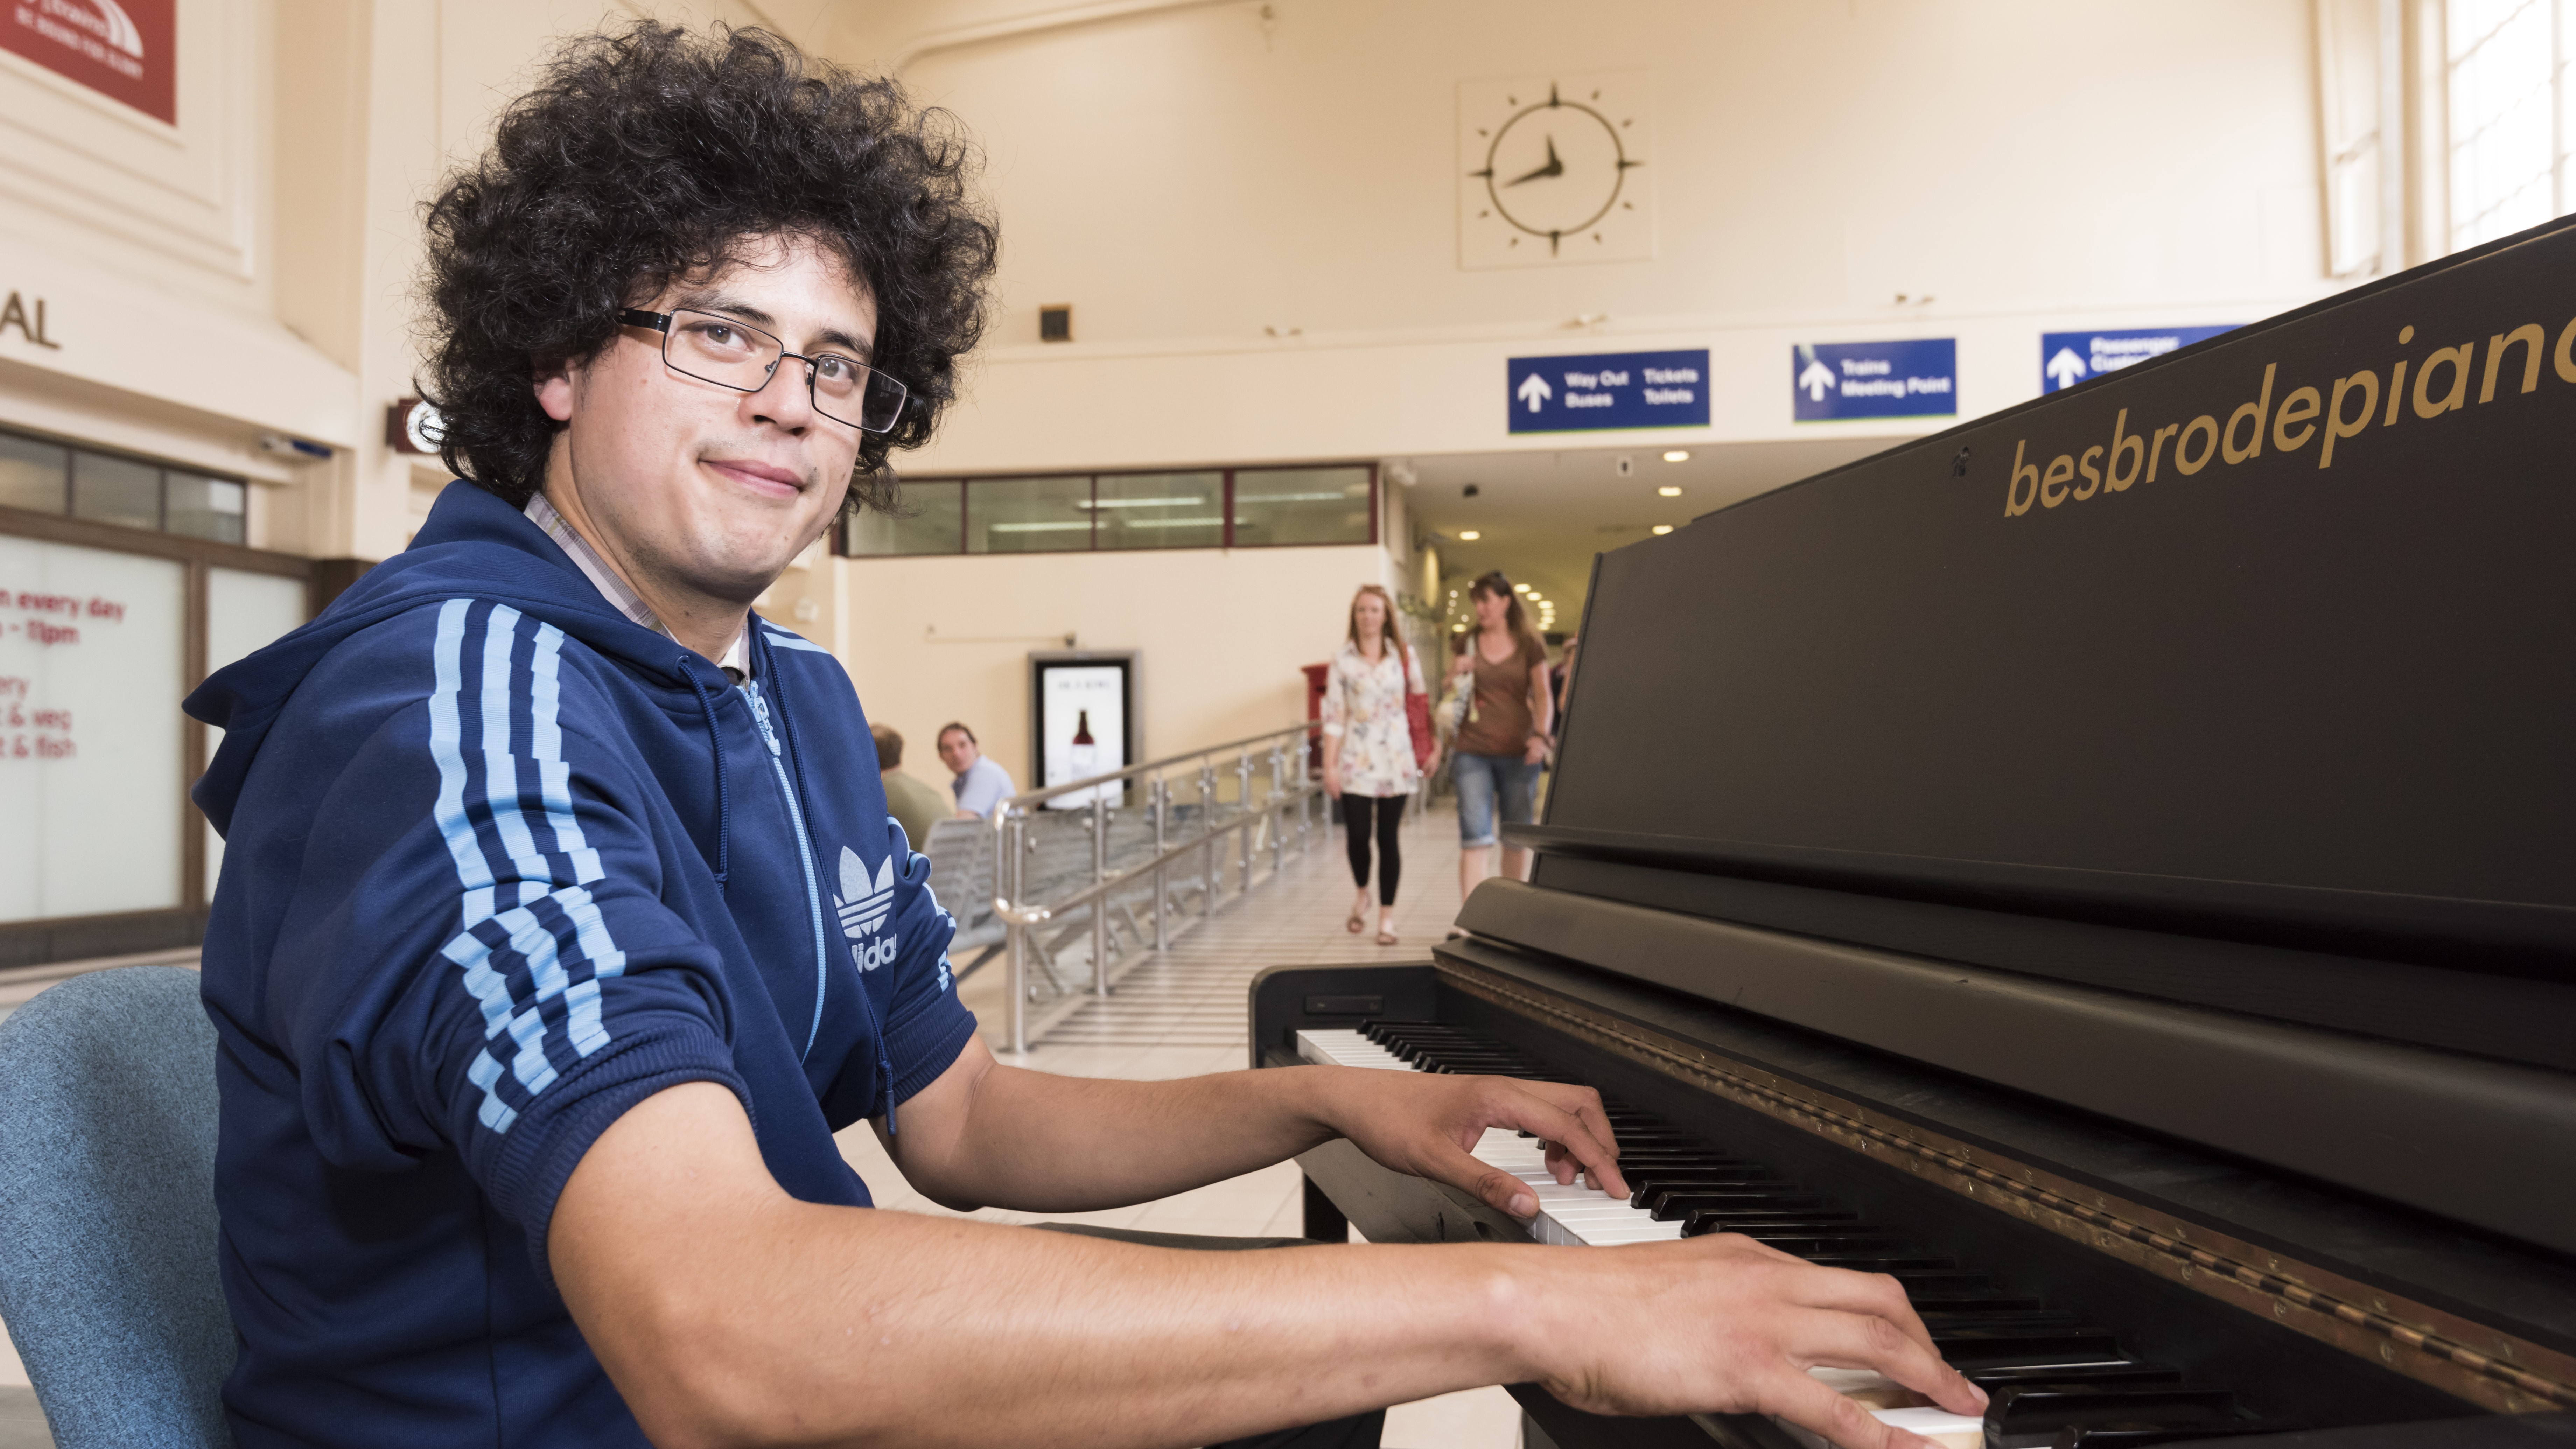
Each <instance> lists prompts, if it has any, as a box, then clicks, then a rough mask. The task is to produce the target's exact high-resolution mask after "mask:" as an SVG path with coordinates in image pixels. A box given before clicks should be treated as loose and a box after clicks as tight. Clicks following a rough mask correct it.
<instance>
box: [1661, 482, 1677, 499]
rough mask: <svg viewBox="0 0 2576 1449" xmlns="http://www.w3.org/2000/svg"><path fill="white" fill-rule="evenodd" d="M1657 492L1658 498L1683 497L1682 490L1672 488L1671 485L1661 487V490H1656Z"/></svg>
mask: <svg viewBox="0 0 2576 1449" xmlns="http://www.w3.org/2000/svg"><path fill="white" fill-rule="evenodd" d="M1655 492H1656V494H1657V495H1658V496H1660V497H1664V498H1679V497H1681V496H1682V490H1680V489H1678V488H1675V487H1672V486H1671V485H1669V484H1667V485H1666V486H1664V487H1661V488H1658V489H1656V490H1655Z"/></svg>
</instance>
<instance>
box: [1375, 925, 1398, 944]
mask: <svg viewBox="0 0 2576 1449" xmlns="http://www.w3.org/2000/svg"><path fill="white" fill-rule="evenodd" d="M1377 943H1378V944H1379V945H1381V946H1392V945H1394V944H1395V932H1394V931H1393V930H1391V929H1389V928H1388V927H1385V926H1380V927H1378V928H1377Z"/></svg>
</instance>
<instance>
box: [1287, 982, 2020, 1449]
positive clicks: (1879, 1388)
mask: <svg viewBox="0 0 2576 1449" xmlns="http://www.w3.org/2000/svg"><path fill="white" fill-rule="evenodd" d="M1297 1055H1298V1056H1299V1057H1300V1058H1302V1059H1304V1060H1306V1061H1310V1062H1316V1063H1319V1064H1322V1065H1325V1066H1346V1067H1367V1068H1372V1069H1377V1070H1387V1071H1402V1072H1409V1071H1414V1070H1416V1068H1415V1067H1414V1065H1413V1064H1412V1063H1411V1062H1408V1061H1406V1060H1404V1059H1403V1058H1402V1057H1399V1056H1397V1055H1396V1054H1395V1053H1393V1052H1390V1051H1388V1050H1387V1049H1386V1048H1384V1047H1382V1046H1379V1045H1378V1044H1377V1043H1376V1042H1373V1041H1370V1040H1369V1039H1368V1038H1367V1037H1365V1036H1363V1035H1361V1034H1360V1033H1358V1032H1356V1031H1348V1030H1321V1031H1301V1032H1299V1033H1297ZM1469 1155H1470V1156H1472V1157H1474V1158H1475V1159H1476V1160H1477V1161H1479V1162H1482V1163H1484V1164H1486V1165H1487V1166H1489V1167H1498V1168H1501V1169H1502V1170H1503V1171H1505V1172H1508V1173H1510V1174H1511V1175H1512V1176H1514V1177H1517V1178H1519V1179H1520V1180H1521V1181H1523V1182H1526V1183H1528V1184H1529V1185H1530V1189H1531V1191H1532V1192H1533V1193H1534V1194H1535V1195H1536V1196H1537V1198H1538V1200H1539V1211H1538V1215H1537V1216H1536V1217H1533V1218H1530V1219H1527V1220H1526V1221H1527V1223H1528V1225H1529V1234H1530V1236H1531V1237H1532V1238H1535V1239H1537V1240H1538V1241H1539V1242H1541V1243H1546V1244H1549V1245H1552V1246H1559V1247H1616V1246H1618V1245H1619V1244H1622V1243H1662V1242H1674V1241H1678V1240H1679V1239H1680V1238H1681V1236H1682V1224H1680V1223H1678V1222H1663V1223H1659V1222H1656V1221H1655V1219H1654V1215H1653V1214H1652V1213H1649V1212H1648V1211H1646V1210H1645V1209H1644V1208H1636V1207H1630V1206H1629V1205H1628V1203H1627V1200H1626V1199H1625V1198H1617V1197H1612V1196H1611V1195H1610V1194H1608V1193H1606V1192H1602V1191H1600V1190H1598V1189H1596V1188H1592V1187H1589V1186H1587V1185H1585V1184H1584V1183H1583V1182H1582V1180H1581V1179H1577V1180H1576V1181H1574V1182H1572V1183H1560V1182H1558V1181H1557V1180H1556V1177H1555V1175H1554V1174H1553V1173H1551V1172H1549V1171H1548V1169H1547V1149H1545V1148H1544V1147H1542V1146H1540V1145H1539V1141H1538V1139H1537V1138H1534V1137H1523V1136H1521V1135H1520V1134H1519V1133H1518V1132H1516V1131H1513V1130H1511V1129H1509V1128H1503V1127H1489V1128H1487V1129H1485V1135H1484V1136H1483V1137H1482V1138H1480V1139H1478V1141H1477V1143H1476V1145H1475V1146H1474V1147H1473V1148H1471V1149H1469ZM1807 1372H1808V1373H1810V1374H1811V1375H1813V1376H1814V1377H1815V1378H1816V1379H1818V1380H1819V1381H1821V1382H1823V1383H1824V1384H1825V1385H1826V1386H1827V1387H1828V1388H1831V1389H1833V1390H1834V1391H1835V1392H1837V1393H1840V1394H1843V1395H1846V1396H1847V1397H1850V1398H1854V1399H1858V1400H1859V1401H1860V1402H1861V1403H1862V1405H1864V1406H1865V1407H1867V1408H1868V1409H1869V1412H1870V1413H1871V1414H1872V1415H1874V1416H1875V1417H1877V1418H1878V1419H1880V1420H1881V1421H1883V1422H1885V1423H1888V1424H1892V1425H1894V1426H1896V1427H1897V1428H1900V1429H1904V1430H1907V1431H1908V1432H1910V1433H1915V1434H1920V1435H1922V1436H1923V1437H1924V1438H1926V1439H1929V1440H1931V1441H1932V1442H1933V1443H1935V1444H1938V1445H1940V1446H1941V1449H1983V1446H1984V1444H1985V1421H1983V1420H1981V1419H1974V1418H1970V1417H1968V1416H1966V1415H1963V1414H1953V1413H1951V1412H1949V1411H1948V1410H1946V1409H1941V1408H1935V1407H1928V1406H1923V1405H1920V1404H1918V1403H1916V1402H1914V1401H1916V1400H1919V1399H1920V1398H1921V1397H1922V1396H1921V1395H1919V1394H1916V1393H1914V1392H1913V1391H1912V1390H1910V1389H1908V1388H1906V1387H1905V1386H1904V1385H1902V1384H1900V1383H1897V1382H1896V1381H1895V1380H1894V1379H1890V1378H1887V1377H1886V1376H1884V1375H1881V1374H1876V1373H1872V1372H1870V1371H1868V1370H1866V1369H1833V1368H1817V1369H1809V1370H1808V1371H1807ZM1774 1422H1778V1421H1776V1420H1775V1421H1774ZM1780 1427H1781V1428H1782V1429H1784V1430H1787V1431H1788V1434H1789V1436H1790V1438H1792V1439H1794V1440H1796V1441H1797V1442H1798V1443H1799V1444H1801V1445H1803V1446H1805V1449H1831V1446H1830V1445H1828V1444H1827V1443H1826V1441H1825V1440H1823V1439H1821V1438H1819V1437H1817V1436H1816V1435H1814V1434H1810V1433H1808V1432H1807V1431H1806V1430H1804V1429H1801V1428H1799V1427H1797V1426H1796V1425H1794V1424H1788V1423H1782V1424H1780Z"/></svg>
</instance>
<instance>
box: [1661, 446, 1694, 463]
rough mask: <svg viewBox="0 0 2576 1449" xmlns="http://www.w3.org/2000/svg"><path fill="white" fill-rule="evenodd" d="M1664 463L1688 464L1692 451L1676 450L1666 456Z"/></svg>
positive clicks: (1685, 449)
mask: <svg viewBox="0 0 2576 1449" xmlns="http://www.w3.org/2000/svg"><path fill="white" fill-rule="evenodd" d="M1664 461H1665V462H1667V463H1687V462H1689V461H1690V450H1689V449H1687V448H1675V449H1673V450H1672V451H1670V452H1668V453H1666V454H1664Z"/></svg>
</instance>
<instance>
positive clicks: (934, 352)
mask: <svg viewBox="0 0 2576 1449" xmlns="http://www.w3.org/2000/svg"><path fill="white" fill-rule="evenodd" d="M975 159H976V158H975V152H974V148H973V147H972V146H971V145H970V144H969V143H968V142H967V140H966V138H965V136H964V134H963V131H962V128H961V127H960V126H959V125H958V124H957V122H956V121H955V119H954V118H953V117H951V116H950V115H948V114H947V113H946V112H944V111H939V110H916V109H914V108H913V107H912V105H911V104H910V103H909V102H907V101H906V100H905V98H904V95H903V92H902V90H901V89H900V88H899V87H897V86H896V85H895V83H894V82H893V81H891V80H865V79H861V78H859V77H856V76H853V75H851V74H850V73H849V72H847V71H845V70H842V69H841V68H839V67H837V66H834V65H831V64H829V63H828V62H820V61H814V60H809V59H808V58H807V57H805V56H804V55H803V54H802V53H800V52H799V51H798V50H797V49H796V47H795V46H793V45H791V44H789V43H788V42H786V41H784V40H781V39H779V38H778V37H777V36H774V35H771V34H768V33H766V32H764V31H759V30H733V29H727V28H722V27H719V28H718V29H716V30H715V31H713V32H712V33H709V34H706V35H693V34H691V33H690V32H688V31H685V30H682V29H679V28H676V27H673V26H669V25H662V24H656V23H654V22H652V21H643V22H639V23H637V24H635V25H633V26H630V27H628V28H626V29H624V30H621V31H617V32H614V33H610V34H604V35H594V36H586V37H582V38H579V39H576V40H573V41H571V42H569V43H567V44H566V45H565V46H564V47H563V48H562V49H561V50H559V51H558V52H557V53H556V54H555V55H554V56H553V57H552V58H551V59H550V60H549V62H548V63H547V65H546V66H545V69H544V72H543V74H542V76H541V77H540V80H539V83H538V85H537V86H536V88H535V89H534V90H531V91H530V92H528V94H526V95H525V96H522V97H520V98H519V99H518V100H517V101H515V102H513V103H511V105H510V106H509V108H508V109H506V110H504V111H503V112H502V113H501V118H500V125H499V128H498V131H497V133H496V135H495V137H494V140H493V143H492V149H491V150H490V151H489V152H488V153H487V154H485V155H484V156H483V157H482V159H480V160H479V161H477V162H475V163H473V164H472V165H470V166H467V167H465V168H464V169H462V170H460V171H458V172H457V173H456V174H454V175H452V176H451V177H449V178H448V181H447V184H446V186H445V188H444V189H442V190H441V191H440V193H439V195H438V196H437V198H436V199H435V200H433V201H431V202H430V203H428V205H427V208H426V212H427V225H428V232H429V238H428V263H427V267H426V274H425V277H424V285H423V291H424V293H425V300H426V302H427V304H428V307H427V312H428V320H427V324H426V331H427V332H428V338H427V341H428V343H429V344H430V345H429V347H428V349H427V351H428V359H429V360H428V375H427V377H426V379H425V380H424V382H423V385H422V389H421V393H422V396H423V397H425V398H427V399H428V400H429V401H430V402H431V403H432V404H433V405H434V406H436V407H437V408H438V410H439V412H440V414H441V416H442V418H443V419H444V421H445V424H446V435H445V437H444V439H443V440H442V442H441V443H440V446H439V453H440V456H441V457H442V458H443V459H444V460H445V461H446V463H447V466H448V467H449V468H451V469H453V470H455V471H456V472H457V473H458V474H459V475H460V476H462V477H465V478H468V479H471V480H473V481H474V482H475V483H477V484H480V485H481V486H482V487H484V488H485V489H488V490H489V491H491V492H492V493H494V494H496V495H498V496H500V497H501V498H503V499H506V500H508V501H509V502H511V503H513V504H516V505H520V506H525V504H526V503H527V501H528V499H529V497H530V496H531V495H533V494H534V493H536V492H537V491H538V490H539V489H540V488H542V487H543V486H544V484H545V474H546V455H547V452H548V450H549V449H550V448H551V447H552V445H553V440H554V435H555V432H556V430H557V428H558V427H559V426H560V425H559V424H557V423H556V422H555V421H554V420H553V419H552V418H549V417H547V416H546V414H545V412H544V410H543V409H542V408H540V407H539V406H538V405H537V400H536V395H535V391H534V388H533V385H532V379H533V377H534V375H535V373H536V371H537V370H538V369H540V368H546V367H552V366H559V365H563V364H567V363H569V364H580V363H584V362H588V361H589V360H591V359H592V358H594V357H596V356H598V355H599V353H600V351H601V350H602V349H603V348H605V347H606V346H607V345H608V344H609V342H610V341H611V340H612V339H613V338H615V337H616V335H617V329H618V325H619V324H618V313H619V312H620V311H621V310H623V309H625V308H628V307H633V306H639V305H643V304H644V303H645V302H647V301H649V299H651V298H652V297H653V296H655V295H657V294H658V293H660V292H661V291H662V289H663V288H664V287H665V286H667V285H668V284H669V283H670V282H672V281H673V280H675V279H678V278H683V277H690V276H703V275H706V274H708V273H710V272H712V271H715V270H718V269H720V268H722V267H723V266H724V265H725V264H727V263H728V262H731V261H733V260H735V259H736V257H737V255H738V254H739V253H740V252H741V251H743V250H744V248H745V244H746V243H747V242H750V241H752V240H753V239H755V238H762V237H774V236H790V235H797V236H807V237H811V238H813V239H814V240H815V241H817V242H819V243H820V244H822V245H824V246H826V247H828V248H829V249H831V250H832V251H834V252H835V253H837V254H838V255H839V256H840V258H841V259H842V260H843V261H844V262H845V263H846V264H847V265H848V266H849V267H850V268H851V270H852V272H853V273H854V274H855V275H857V276H859V277H861V278H864V279H865V281H866V283H867V286H868V288H869V290H870V291H871V292H872V293H873V294H874V296H875V298H876V304H877V335H876V353H875V356H874V357H873V358H872V359H871V361H872V364H873V365H874V366H876V367H880V368H882V369H884V370H885V371H886V372H887V373H889V374H890V375H892V376H894V377H896V378H899V379H901V380H902V381H903V383H904V384H905V385H906V386H907V387H909V388H910V389H911V391H912V397H911V400H910V401H909V402H908V403H907V404H906V405H905V407H904V411H903V415H902V417H901V418H900V419H899V420H898V421H897V422H896V424H895V426H894V429H893V430H892V431H891V432H887V433H862V434H860V443H859V456H858V464H857V467H856V468H855V469H854V470H853V473H852V476H851V480H850V496H849V500H848V503H847V504H846V507H847V508H853V509H855V508H857V507H861V506H873V507H880V508H891V507H892V506H893V504H894V493H895V485H894V474H893V470H892V469H890V468H888V467H887V466H886V457H887V454H888V453H890V452H891V451H892V450H894V449H896V448H916V447H919V446H920V445H921V444H923V443H924V442H927V441H928V440H929V438H930V432H931V428H932V426H933V424H935V423H936V422H937V420H938V417H939V411H940V408H941V407H942V406H943V405H944V404H946V403H947V402H948V401H949V400H950V399H951V398H953V397H954V396H955V392H956V365H957V358H958V357H959V356H960V355H961V354H963V353H965V352H966V351H968V350H969V349H971V348H973V347H974V345H975V341H976V339H977V338H978V337H979V336H981V335H982V332H983V328H984V288H985V284H986V282H987V280H988V279H989V278H990V277H991V276H992V273H993V264H994V257H995V251H996V247H997V243H998V237H997V233H996V231H995V228H994V224H993V221H992V219H991V217H990V216H989V214H988V213H987V212H986V210H985V209H984V207H983V205H982V203H981V202H980V201H979V199H978V198H977V197H976V196H975V195H974V194H973V193H972V190H971V188H970V185H969V183H970V179H971V176H972V172H973V170H974V166H975Z"/></svg>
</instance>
